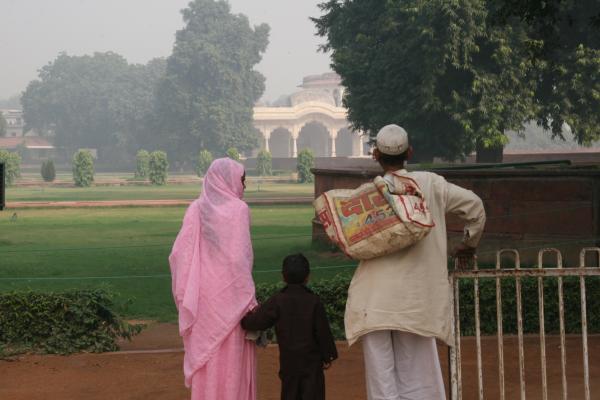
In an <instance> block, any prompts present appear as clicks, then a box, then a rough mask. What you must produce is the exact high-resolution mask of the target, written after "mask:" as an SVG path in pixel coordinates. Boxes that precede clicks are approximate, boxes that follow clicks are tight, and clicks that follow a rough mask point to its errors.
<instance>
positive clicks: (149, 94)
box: [21, 52, 165, 158]
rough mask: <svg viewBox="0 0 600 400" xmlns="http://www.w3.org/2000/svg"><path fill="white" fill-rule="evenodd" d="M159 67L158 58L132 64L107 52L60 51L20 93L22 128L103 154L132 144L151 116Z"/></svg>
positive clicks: (161, 65)
mask: <svg viewBox="0 0 600 400" xmlns="http://www.w3.org/2000/svg"><path fill="white" fill-rule="evenodd" d="M164 68H165V61H164V60H160V59H156V60H152V61H150V62H149V63H148V64H147V65H132V64H128V63H127V61H126V60H125V59H124V58H123V57H122V56H120V55H118V54H115V53H111V52H107V53H95V54H94V55H92V56H89V55H85V56H69V55H67V54H65V53H62V54H60V55H59V56H58V57H57V58H56V59H55V60H54V61H52V62H50V63H49V64H47V65H46V66H44V67H43V68H42V69H41V70H40V72H39V79H37V80H34V81H32V82H30V83H29V85H28V86H27V89H26V90H25V92H24V93H23V96H22V98H21V102H22V104H23V113H24V118H25V121H26V124H27V125H26V127H25V129H26V130H29V129H36V130H37V131H39V132H42V133H44V132H50V131H51V132H53V133H54V134H55V145H57V146H60V147H66V148H68V149H71V150H73V149H76V148H79V147H93V148H98V149H100V150H101V155H102V156H103V157H106V156H107V154H106V153H110V152H114V151H118V150H123V149H127V148H128V147H135V142H136V140H137V139H138V136H139V135H140V134H141V133H142V132H144V131H145V130H146V129H147V125H148V123H149V122H148V121H149V118H150V117H151V116H152V113H153V107H154V90H155V87H156V84H157V81H158V79H159V78H161V77H162V76H163V74H164ZM109 158H110V157H109Z"/></svg>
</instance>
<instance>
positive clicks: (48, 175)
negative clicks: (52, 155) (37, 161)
mask: <svg viewBox="0 0 600 400" xmlns="http://www.w3.org/2000/svg"><path fill="white" fill-rule="evenodd" d="M41 174H42V179H44V181H45V182H52V181H53V180H54V179H55V178H56V169H55V168H54V161H52V160H46V161H44V162H43V163H42V170H41Z"/></svg>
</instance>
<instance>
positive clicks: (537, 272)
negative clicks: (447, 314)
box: [449, 247, 600, 400]
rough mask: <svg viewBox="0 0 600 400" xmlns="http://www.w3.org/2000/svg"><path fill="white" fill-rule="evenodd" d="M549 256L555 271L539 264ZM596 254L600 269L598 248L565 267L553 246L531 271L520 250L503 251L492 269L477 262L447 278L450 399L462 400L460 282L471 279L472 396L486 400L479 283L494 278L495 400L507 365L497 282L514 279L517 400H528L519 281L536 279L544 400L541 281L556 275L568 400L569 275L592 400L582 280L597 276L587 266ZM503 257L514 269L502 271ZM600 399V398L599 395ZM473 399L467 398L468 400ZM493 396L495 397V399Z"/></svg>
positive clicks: (585, 383) (563, 385) (502, 396)
mask: <svg viewBox="0 0 600 400" xmlns="http://www.w3.org/2000/svg"><path fill="white" fill-rule="evenodd" d="M546 253H551V254H554V255H555V256H556V268H545V267H544V263H543V257H544V254H546ZM588 253H595V254H596V255H597V256H598V265H600V248H598V247H588V248H584V249H582V250H581V252H580V257H579V259H580V262H579V267H578V268H563V261H562V255H561V253H560V251H559V250H557V249H554V248H546V249H542V250H540V251H539V253H538V264H537V266H536V267H535V268H521V265H520V264H521V262H520V256H519V252H518V251H517V250H514V249H504V250H500V251H498V252H497V253H496V268H494V269H479V268H478V266H477V261H476V260H475V262H474V265H473V269H470V270H461V269H455V270H454V271H453V272H451V274H450V281H451V284H452V287H453V300H454V301H453V319H452V325H453V330H454V337H455V343H454V346H453V347H451V348H450V353H449V359H450V366H449V367H450V368H449V370H450V393H451V399H452V400H461V399H462V398H463V379H462V371H461V328H460V307H459V306H460V304H459V297H460V288H459V286H460V285H459V283H460V281H461V280H465V279H471V280H473V291H474V293H473V299H474V310H475V343H476V351H477V389H478V391H477V394H476V396H475V398H478V399H480V400H484V399H485V398H486V397H490V396H486V395H485V393H484V384H483V363H482V350H481V326H480V325H481V316H480V293H479V281H480V280H481V279H495V281H496V324H497V347H498V387H499V393H498V396H499V397H498V398H499V399H500V400H505V399H506V388H505V365H504V332H503V326H502V321H503V314H502V285H501V279H506V278H514V279H515V296H516V313H517V338H518V359H519V389H520V390H519V392H520V399H521V400H525V399H526V391H525V387H526V373H525V372H526V371H525V351H524V345H523V305H522V299H521V294H522V293H521V291H522V288H521V278H523V277H537V287H538V313H539V341H540V363H541V382H539V384H541V388H540V390H541V393H542V396H543V399H544V400H547V399H548V378H547V370H546V367H547V365H546V332H545V319H544V278H547V277H555V278H557V281H558V307H559V312H558V315H559V327H560V328H559V329H560V363H561V366H560V368H561V388H562V390H561V395H562V399H563V400H567V399H568V398H569V397H568V390H567V389H568V387H567V354H566V347H565V318H564V314H565V305H564V293H563V278H564V277H569V276H575V277H579V287H580V300H581V339H582V340H581V342H582V347H583V351H582V357H583V391H584V396H585V397H584V398H585V400H590V399H591V397H590V373H589V360H588V358H589V354H588V325H587V309H586V285H585V279H586V277H588V276H600V268H596V267H587V266H586V255H587V254H588ZM505 254H512V255H513V257H514V268H502V266H501V258H502V256H503V255H505ZM597 396H598V395H597ZM469 397H471V396H469ZM493 397H496V395H494V396H493Z"/></svg>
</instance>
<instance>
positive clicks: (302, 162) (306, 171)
mask: <svg viewBox="0 0 600 400" xmlns="http://www.w3.org/2000/svg"><path fill="white" fill-rule="evenodd" d="M297 160H298V161H297V163H298V164H297V167H296V168H297V170H298V182H300V183H307V182H312V181H313V180H314V176H313V174H312V172H310V170H311V168H313V167H314V166H315V156H314V155H313V152H312V151H311V150H310V149H304V150H302V151H300V152H299V153H298V159H297Z"/></svg>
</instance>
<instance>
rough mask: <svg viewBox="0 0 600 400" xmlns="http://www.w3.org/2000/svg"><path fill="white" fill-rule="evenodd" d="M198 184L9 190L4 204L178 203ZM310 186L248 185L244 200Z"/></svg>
mask: <svg viewBox="0 0 600 400" xmlns="http://www.w3.org/2000/svg"><path fill="white" fill-rule="evenodd" d="M200 189H201V186H200V184H199V183H198V184H180V185H179V184H178V185H166V186H91V187H87V188H68V187H67V188H64V187H44V186H39V187H8V188H7V190H6V200H7V201H93V200H179V199H195V198H197V197H198V195H199V194H200ZM313 193H314V187H313V185H312V184H278V183H261V184H258V183H256V182H249V183H248V185H247V188H246V192H245V197H246V198H267V197H296V196H312V195H313Z"/></svg>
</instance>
